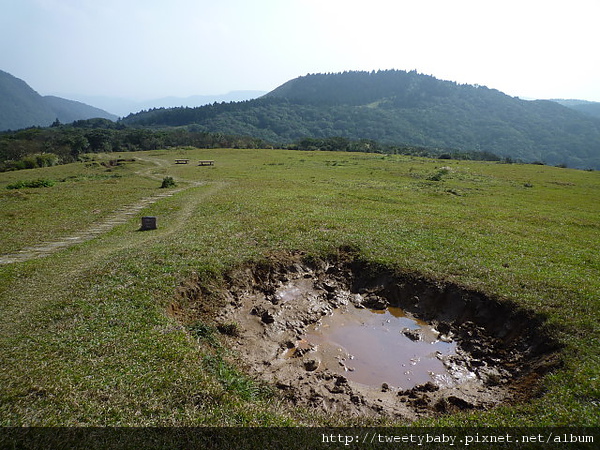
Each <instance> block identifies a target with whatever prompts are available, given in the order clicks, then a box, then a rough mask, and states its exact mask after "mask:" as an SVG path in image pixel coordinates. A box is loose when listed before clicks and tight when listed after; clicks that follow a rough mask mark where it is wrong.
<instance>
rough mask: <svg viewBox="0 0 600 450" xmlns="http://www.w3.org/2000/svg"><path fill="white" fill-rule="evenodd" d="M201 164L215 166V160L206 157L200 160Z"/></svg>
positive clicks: (199, 163)
mask: <svg viewBox="0 0 600 450" xmlns="http://www.w3.org/2000/svg"><path fill="white" fill-rule="evenodd" d="M198 165H199V166H214V165H215V162H214V161H213V160H211V159H204V160H202V161H198Z"/></svg>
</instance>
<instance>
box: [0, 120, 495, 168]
mask: <svg viewBox="0 0 600 450" xmlns="http://www.w3.org/2000/svg"><path fill="white" fill-rule="evenodd" d="M181 146H191V147H196V148H248V149H250V148H253V149H257V148H281V149H289V150H308V151H319V150H320V151H344V152H366V153H391V154H404V155H414V156H424V157H433V158H442V159H444V158H446V159H450V158H452V159H472V160H489V161H499V160H500V159H501V158H500V157H499V156H497V155H495V154H493V153H489V152H464V151H459V150H455V149H448V148H436V147H425V146H411V145H392V144H386V143H382V142H378V141H375V140H371V139H349V138H345V137H339V136H334V137H323V138H313V137H303V138H301V139H298V140H296V141H294V142H291V143H277V142H269V141H265V140H262V139H258V138H254V137H249V136H241V135H227V134H223V133H209V132H203V131H197V130H195V127H194V126H193V125H192V126H190V127H179V128H165V129H158V130H156V129H154V130H153V129H150V128H134V127H127V126H125V125H123V124H122V123H115V122H112V121H110V120H106V119H89V120H80V121H76V122H73V123H72V124H70V125H62V124H60V123H58V122H55V123H54V124H53V125H52V126H51V127H48V128H28V129H24V130H19V131H11V132H4V133H0V171H7V170H19V169H32V168H36V167H47V166H53V165H56V164H66V163H69V162H74V161H77V160H78V159H79V157H80V156H81V155H82V154H85V153H101V152H126V151H127V152H131V151H142V150H157V149H161V148H169V147H181Z"/></svg>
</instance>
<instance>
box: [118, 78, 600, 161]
mask: <svg viewBox="0 0 600 450" xmlns="http://www.w3.org/2000/svg"><path fill="white" fill-rule="evenodd" d="M567 103H568V102H567ZM593 105H594V104H592V106H593ZM582 106H585V104H567V105H566V106H564V105H561V104H559V103H558V102H555V101H548V100H536V101H526V100H521V99H519V98H514V97H510V96H508V95H506V94H503V93H502V92H500V91H497V90H495V89H489V88H487V87H484V86H473V85H459V84H457V83H455V82H451V81H443V80H438V79H436V78H434V77H432V76H429V75H423V74H419V73H417V72H416V71H411V72H405V71H398V70H388V71H378V72H344V73H337V74H314V75H307V76H303V77H299V78H296V79H293V80H290V81H288V82H287V83H285V84H283V85H282V86H280V87H278V88H277V89H275V90H273V91H272V92H270V93H268V94H267V95H265V96H263V97H261V98H258V99H255V100H249V101H245V102H238V103H226V104H213V105H207V106H202V107H197V108H188V107H186V108H169V109H165V108H159V109H154V110H150V111H146V112H142V113H138V114H131V115H129V116H127V117H126V118H124V119H122V123H124V124H126V125H135V126H150V127H168V126H177V127H182V126H187V127H188V128H189V129H192V130H194V131H209V132H221V133H227V134H238V135H248V136H255V137H259V138H261V139H264V140H267V141H271V142H275V143H289V142H297V141H298V140H300V139H302V138H304V137H313V138H326V137H335V136H341V137H345V138H349V139H370V140H375V141H378V142H382V143H391V144H399V145H401V144H403V145H422V146H426V147H437V148H449V149H457V150H463V151H474V150H475V151H487V152H492V153H495V154H497V155H500V156H505V157H510V158H513V159H520V160H523V161H526V162H534V161H541V162H545V163H547V164H552V165H558V164H565V165H567V166H568V167H577V168H595V169H600V119H599V118H597V117H594V116H593V114H592V113H591V112H589V111H586V112H585V113H584V112H581V111H580V109H581V107H582ZM592 109H593V108H592Z"/></svg>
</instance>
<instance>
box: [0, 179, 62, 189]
mask: <svg viewBox="0 0 600 450" xmlns="http://www.w3.org/2000/svg"><path fill="white" fill-rule="evenodd" d="M51 186H54V181H53V180H47V179H44V178H39V179H37V180H30V181H24V180H21V181H17V182H16V183H12V184H9V185H8V186H6V189H23V188H41V187H51Z"/></svg>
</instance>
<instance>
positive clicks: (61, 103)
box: [0, 70, 117, 131]
mask: <svg viewBox="0 0 600 450" xmlns="http://www.w3.org/2000/svg"><path fill="white" fill-rule="evenodd" d="M96 117H100V118H104V119H110V120H116V119H117V116H115V115H113V114H110V113H107V112H106V111H103V110H101V109H99V108H95V107H93V106H90V105H86V104H84V103H81V102H76V101H74V100H67V99H64V98H61V97H54V96H42V95H40V94H38V93H37V92H36V91H35V90H33V88H31V87H30V86H29V85H28V84H27V83H26V82H25V81H23V80H21V79H20V78H17V77H15V76H13V75H11V74H9V73H8V72H4V71H2V70H0V131H4V130H18V129H21V128H28V127H34V126H40V127H47V126H49V125H50V124H52V123H53V122H54V121H55V120H56V119H58V120H59V121H60V122H62V123H68V122H73V121H75V120H83V119H91V118H96Z"/></svg>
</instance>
